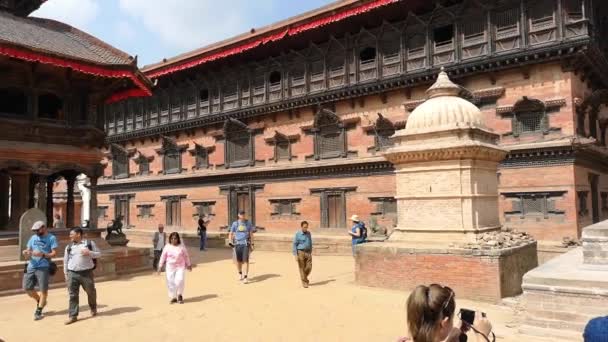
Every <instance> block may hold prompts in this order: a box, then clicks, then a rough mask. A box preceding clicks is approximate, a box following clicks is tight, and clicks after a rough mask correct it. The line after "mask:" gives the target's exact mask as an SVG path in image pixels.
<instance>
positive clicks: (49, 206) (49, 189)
mask: <svg viewBox="0 0 608 342" xmlns="http://www.w3.org/2000/svg"><path fill="white" fill-rule="evenodd" d="M54 185H55V178H54V177H49V178H47V180H46V222H47V224H48V225H49V227H52V226H53V223H54V222H53V186H54Z"/></svg>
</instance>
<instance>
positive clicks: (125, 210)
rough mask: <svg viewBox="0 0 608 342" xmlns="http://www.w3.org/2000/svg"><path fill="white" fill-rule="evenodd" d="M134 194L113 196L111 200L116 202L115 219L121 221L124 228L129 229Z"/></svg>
mask: <svg viewBox="0 0 608 342" xmlns="http://www.w3.org/2000/svg"><path fill="white" fill-rule="evenodd" d="M134 197H135V195H134V194H122V195H111V196H110V200H111V201H114V219H115V220H121V222H122V224H123V228H126V227H129V222H130V216H131V215H130V211H131V199H132V198H134Z"/></svg>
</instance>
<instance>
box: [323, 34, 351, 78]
mask: <svg viewBox="0 0 608 342" xmlns="http://www.w3.org/2000/svg"><path fill="white" fill-rule="evenodd" d="M327 73H328V80H329V87H330V88H336V87H341V86H343V85H344V84H346V51H345V48H344V45H343V44H342V42H340V41H338V40H336V39H332V40H331V41H330V42H329V48H328V50H327Z"/></svg>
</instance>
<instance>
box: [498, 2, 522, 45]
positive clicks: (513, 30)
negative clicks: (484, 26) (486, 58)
mask: <svg viewBox="0 0 608 342" xmlns="http://www.w3.org/2000/svg"><path fill="white" fill-rule="evenodd" d="M520 34H521V30H520V15H519V8H518V7H514V8H509V9H505V10H501V11H497V12H495V13H494V39H495V43H496V51H497V52H502V51H508V50H512V49H515V48H518V47H519V45H520V40H521V36H520Z"/></svg>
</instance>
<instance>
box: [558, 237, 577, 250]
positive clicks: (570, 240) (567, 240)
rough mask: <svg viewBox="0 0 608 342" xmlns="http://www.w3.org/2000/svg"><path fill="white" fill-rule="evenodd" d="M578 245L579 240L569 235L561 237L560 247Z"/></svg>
mask: <svg viewBox="0 0 608 342" xmlns="http://www.w3.org/2000/svg"><path fill="white" fill-rule="evenodd" d="M580 245H581V242H580V241H579V240H577V239H573V238H571V237H564V238H563V239H562V247H564V248H569V247H577V246H580Z"/></svg>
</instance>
